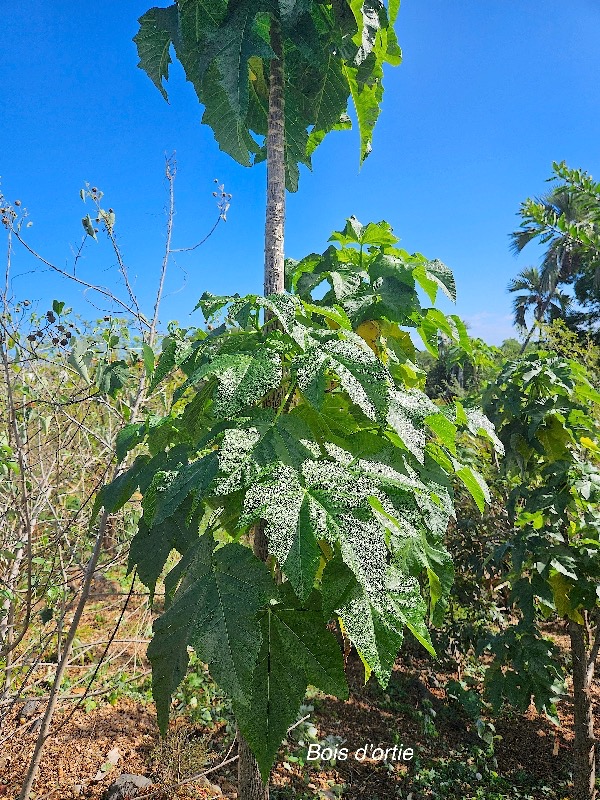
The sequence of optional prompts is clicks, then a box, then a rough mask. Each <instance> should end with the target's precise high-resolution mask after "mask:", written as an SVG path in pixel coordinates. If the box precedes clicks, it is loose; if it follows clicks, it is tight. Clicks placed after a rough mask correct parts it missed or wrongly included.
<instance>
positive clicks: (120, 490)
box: [92, 454, 151, 517]
mask: <svg viewBox="0 0 600 800" xmlns="http://www.w3.org/2000/svg"><path fill="white" fill-rule="evenodd" d="M150 463H151V459H150V456H148V455H145V454H144V455H139V456H138V457H137V458H136V459H135V461H134V462H133V464H132V465H131V466H130V467H129V469H128V470H127V471H126V472H123V473H121V474H120V475H118V476H117V477H116V478H115V479H114V480H113V481H112V482H111V483H108V484H106V485H105V486H103V487H102V488H101V489H100V491H99V492H98V494H97V496H96V502H95V504H94V512H93V514H92V517H95V516H96V514H97V512H98V510H99V509H100V508H101V507H102V506H104V508H105V509H106V511H108V512H109V513H110V514H114V513H115V512H116V511H118V510H119V509H121V508H123V506H124V505H125V503H126V502H127V501H128V500H130V498H131V496H132V494H133V493H134V492H135V491H136V489H137V488H138V487H139V484H140V479H141V478H143V476H144V474H145V473H146V469H147V467H148V464H150Z"/></svg>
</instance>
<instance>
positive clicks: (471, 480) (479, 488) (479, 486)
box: [456, 467, 490, 514]
mask: <svg viewBox="0 0 600 800" xmlns="http://www.w3.org/2000/svg"><path fill="white" fill-rule="evenodd" d="M456 476H457V477H458V478H460V479H461V481H462V482H463V483H464V485H465V486H466V488H467V490H468V492H469V494H470V495H471V497H472V498H473V500H474V501H475V503H476V505H477V508H478V509H479V510H480V512H481V513H482V514H483V512H484V510H485V504H486V503H489V502H490V492H489V489H488V487H487V484H486V482H485V481H484V480H483V478H482V477H481V475H480V474H479V473H478V472H477V471H476V470H474V469H472V468H471V467H461V468H460V469H458V470H456Z"/></svg>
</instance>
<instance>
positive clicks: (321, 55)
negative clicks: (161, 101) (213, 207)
mask: <svg viewBox="0 0 600 800" xmlns="http://www.w3.org/2000/svg"><path fill="white" fill-rule="evenodd" d="M397 12H398V3H396V2H390V3H389V4H388V7H387V8H386V6H385V5H384V4H383V2H382V1H381V0H368V1H367V2H365V3H360V2H356V0H350V1H348V0H333V1H332V2H316V1H315V0H313V1H312V2H311V0H304V1H303V2H283V0H281V2H275V0H242V2H235V3H234V2H228V0H218V2H217V3H210V4H208V3H206V2H205V0H178V1H177V2H176V3H174V4H173V5H171V6H168V7H167V8H152V9H150V10H149V11H147V12H146V13H145V14H144V15H143V16H142V17H141V18H140V20H139V22H140V28H139V31H138V33H137V34H136V36H135V38H134V41H135V42H136V44H137V48H138V54H139V57H140V61H139V66H140V67H141V68H142V69H143V70H144V71H145V72H146V73H147V75H148V76H149V77H150V78H151V80H152V81H153V83H154V84H155V85H156V86H157V88H158V89H159V90H160V92H161V94H162V95H163V97H164V98H165V99H166V98H167V93H166V91H165V89H164V86H163V80H167V79H168V77H169V66H170V64H171V46H172V47H173V48H174V51H175V55H176V57H177V59H178V60H179V61H180V62H181V64H182V66H183V68H184V70H185V74H186V77H187V79H188V80H189V81H190V82H191V83H192V84H193V86H194V89H195V91H196V95H197V97H198V99H199V101H200V102H201V103H202V104H203V105H204V108H205V111H204V116H203V117H202V121H203V122H204V123H206V124H208V125H210V126H211V128H212V130H213V132H214V135H215V138H216V140H217V142H218V143H219V146H220V148H221V149H222V150H224V151H225V152H226V153H229V155H231V156H232V157H233V158H235V159H236V161H238V162H239V163H240V164H244V165H245V166H250V164H252V163H257V162H259V161H263V160H264V159H265V157H266V146H265V144H264V142H262V141H261V140H262V139H264V137H265V136H266V133H267V109H268V104H269V70H270V61H271V59H273V58H274V57H276V54H275V52H274V51H273V49H272V46H271V45H272V43H273V36H274V35H277V36H281V39H282V46H283V52H284V57H283V63H284V74H285V162H286V185H287V188H288V189H289V190H290V191H296V190H297V188H298V178H299V164H300V163H302V164H305V165H306V166H308V167H310V164H311V156H312V153H313V152H314V150H315V148H316V147H317V146H318V145H319V144H320V142H321V141H322V140H323V138H324V137H325V135H326V134H327V133H328V132H329V131H331V130H340V129H344V128H348V127H350V118H349V117H348V114H347V106H348V100H349V98H350V97H351V98H352V102H353V104H354V108H355V111H356V116H357V119H358V127H359V134H360V159H361V162H362V161H363V160H364V159H365V158H366V156H367V155H368V154H369V152H370V150H371V139H372V135H373V128H374V126H375V123H376V121H377V117H378V115H379V109H380V105H381V101H382V97H383V85H382V78H383V65H384V64H385V63H389V64H392V65H397V64H399V63H400V61H401V51H400V48H399V46H398V42H397V40H396V35H395V33H394V29H393V24H394V21H395V17H396V14H397ZM256 137H258V140H257V138H256ZM85 225H86V222H85V221H84V226H85ZM89 226H90V230H91V233H90V235H94V229H93V226H92V224H91V220H90V221H89ZM86 230H88V228H87V227H86ZM89 232H90V231H89V230H88V233H89Z"/></svg>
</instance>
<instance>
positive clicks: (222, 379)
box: [215, 356, 282, 417]
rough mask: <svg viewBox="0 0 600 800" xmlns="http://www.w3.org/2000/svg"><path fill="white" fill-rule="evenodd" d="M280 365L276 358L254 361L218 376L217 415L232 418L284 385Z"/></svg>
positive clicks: (236, 366) (231, 368) (234, 367)
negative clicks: (270, 391) (281, 383)
mask: <svg viewBox="0 0 600 800" xmlns="http://www.w3.org/2000/svg"><path fill="white" fill-rule="evenodd" d="M281 375H282V370H281V361H280V360H279V359H278V358H277V357H276V356H271V357H270V358H266V357H265V358H252V359H249V362H246V363H242V364H238V365H235V366H233V365H232V366H231V367H229V368H227V369H225V370H223V372H221V373H220V374H219V375H218V381H219V389H218V392H217V398H216V400H215V414H216V415H218V416H220V417H230V416H233V415H234V414H236V413H237V412H238V411H240V409H242V408H244V407H245V406H247V405H249V404H253V403H256V401H257V400H259V399H260V398H261V397H262V396H263V395H265V394H266V393H267V392H268V391H269V390H270V389H275V388H276V387H277V386H279V384H280V382H281Z"/></svg>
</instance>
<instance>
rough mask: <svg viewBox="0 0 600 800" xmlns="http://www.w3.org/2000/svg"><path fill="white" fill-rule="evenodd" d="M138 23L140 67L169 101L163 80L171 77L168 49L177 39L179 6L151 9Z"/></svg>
mask: <svg viewBox="0 0 600 800" xmlns="http://www.w3.org/2000/svg"><path fill="white" fill-rule="evenodd" d="M138 22H139V24H140V29H139V31H138V32H137V34H136V35H135V36H134V37H133V41H134V42H135V43H136V45H137V50H138V56H139V59H140V60H139V62H138V67H140V69H143V70H144V72H145V73H146V74H147V75H148V77H149V78H150V79H151V80H152V83H153V84H154V85H155V86H156V88H157V89H158V90H159V91H160V93H161V94H162V96H163V97H164V98H165V100H166V99H167V93H166V91H165V89H164V87H163V84H162V82H163V78H164V79H165V80H167V79H168V77H169V64H170V63H171V56H170V54H169V50H170V47H171V43H172V41H173V39H175V38H176V37H177V25H178V20H177V6H176V5H175V4H174V5H172V6H169V7H168V8H151V9H150V10H149V11H147V12H146V13H145V14H144V15H143V16H141V17H140V18H139V20H138Z"/></svg>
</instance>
